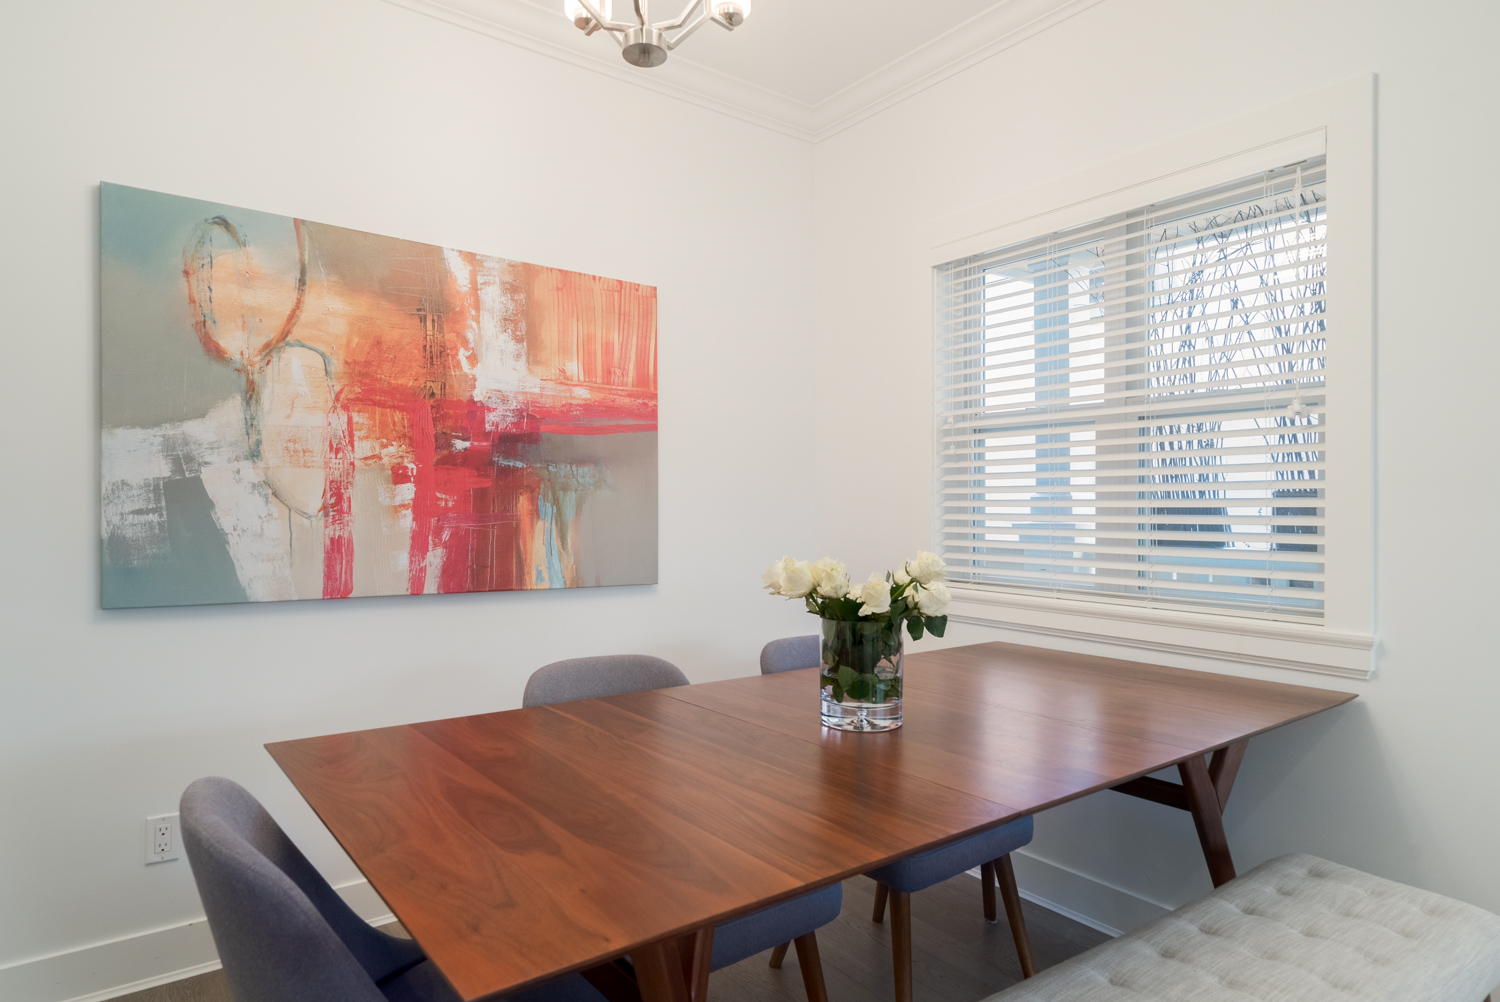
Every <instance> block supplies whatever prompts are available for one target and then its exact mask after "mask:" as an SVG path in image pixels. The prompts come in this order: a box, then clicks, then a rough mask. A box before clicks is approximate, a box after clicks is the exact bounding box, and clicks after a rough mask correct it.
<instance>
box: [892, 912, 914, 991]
mask: <svg viewBox="0 0 1500 1002" xmlns="http://www.w3.org/2000/svg"><path fill="white" fill-rule="evenodd" d="M890 899H891V959H892V960H893V961H894V963H893V965H892V966H893V967H894V969H895V972H896V1002H911V894H910V893H909V892H907V891H891V892H890Z"/></svg>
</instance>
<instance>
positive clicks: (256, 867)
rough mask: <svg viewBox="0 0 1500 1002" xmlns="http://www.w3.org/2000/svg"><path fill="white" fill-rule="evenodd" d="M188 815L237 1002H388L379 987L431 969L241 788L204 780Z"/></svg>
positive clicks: (187, 834) (191, 854) (186, 839)
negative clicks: (368, 919)
mask: <svg viewBox="0 0 1500 1002" xmlns="http://www.w3.org/2000/svg"><path fill="white" fill-rule="evenodd" d="M180 812H181V818H182V844H183V847H184V848H185V849H186V850H187V855H188V862H189V863H191V864H192V868H193V879H194V880H195V881H196V882H197V884H198V895H199V896H200V897H201V898H202V899H203V909H204V911H205V912H207V913H208V927H209V930H210V931H211V932H212V933H213V937H214V945H215V946H216V947H218V950H219V959H220V960H221V961H223V964H224V975H225V977H226V978H227V979H228V981H229V988H230V991H231V992H233V994H234V998H235V1002H327V1000H330V999H337V1000H339V1002H385V995H384V993H382V992H381V990H380V989H379V988H377V987H376V985H377V983H378V982H382V981H384V980H385V979H387V978H390V977H392V976H394V975H396V974H399V973H401V972H402V971H404V970H407V969H409V968H411V967H413V966H415V965H417V964H419V963H421V962H422V961H423V960H424V959H425V955H424V954H423V953H422V950H421V948H420V947H418V946H417V944H416V943H414V942H412V941H411V940H405V939H398V938H396V937H395V936H389V935H387V934H385V933H383V932H381V931H380V930H378V929H374V928H372V927H371V926H369V925H368V924H367V923H365V921H364V920H362V919H361V918H360V917H359V916H358V915H356V914H355V913H354V911H353V909H351V908H350V907H349V906H348V905H346V904H345V903H344V900H343V899H342V898H340V897H339V896H338V893H337V892H335V891H334V889H333V888H332V887H330V886H329V885H328V881H326V880H324V879H323V876H322V875H321V874H320V873H318V871H317V870H316V869H314V868H313V865H312V864H311V863H309V862H308V861H307V857H306V856H303V855H302V853H301V852H300V851H298V849H297V847H296V846H295V845H293V844H292V841H291V839H289V838H287V837H286V833H285V832H283V831H282V830H281V827H280V826H279V825H277V824H276V822H275V821H274V820H272V818H271V815H269V814H267V813H266V810H265V808H264V807H262V806H261V805H260V803H259V802H258V801H257V800H256V799H255V798H254V797H252V796H251V795H250V793H249V792H248V791H247V790H245V788H244V787H242V786H240V785H239V784H238V783H235V782H233V781H231V780H228V779H220V778H219V777H217V776H211V777H208V778H206V779H199V780H195V781H194V782H193V784H192V785H191V786H189V787H188V788H187V790H186V791H185V792H184V793H183V795H182V804H181V807H180Z"/></svg>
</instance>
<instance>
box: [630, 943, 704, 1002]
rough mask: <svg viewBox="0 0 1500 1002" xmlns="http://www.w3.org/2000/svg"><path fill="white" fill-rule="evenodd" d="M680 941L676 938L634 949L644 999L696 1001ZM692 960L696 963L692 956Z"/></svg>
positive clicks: (636, 978)
mask: <svg viewBox="0 0 1500 1002" xmlns="http://www.w3.org/2000/svg"><path fill="white" fill-rule="evenodd" d="M678 942H679V940H678V939H677V938H676V937H673V938H672V939H663V940H659V941H657V942H655V943H650V944H648V945H646V946H642V947H639V948H637V949H635V950H632V951H631V953H630V959H631V962H632V963H633V964H634V965H635V980H636V983H637V984H638V985H639V986H640V989H641V999H642V1002H692V998H691V994H690V991H691V990H690V988H689V986H688V979H687V978H686V977H684V976H683V975H684V967H683V955H682V950H681V949H680V948H679V947H678ZM688 963H689V964H691V963H692V959H691V957H689V958H688Z"/></svg>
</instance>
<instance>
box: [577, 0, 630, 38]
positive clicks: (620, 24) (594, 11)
mask: <svg viewBox="0 0 1500 1002" xmlns="http://www.w3.org/2000/svg"><path fill="white" fill-rule="evenodd" d="M578 2H579V3H580V4H582V5H583V9H584V10H586V11H588V15H589V17H591V18H593V19H594V23H595V24H597V25H598V26H599V27H601V28H603V29H604V30H605V31H608V32H609V33H610V34H614V33H615V32H617V31H627V30H629V29H630V28H633V27H635V25H633V24H631V23H630V22H628V21H611V20H610V19H609V18H607V17H605V16H604V15H603V14H602V13H600V11H599V8H598V7H595V6H594V0H578Z"/></svg>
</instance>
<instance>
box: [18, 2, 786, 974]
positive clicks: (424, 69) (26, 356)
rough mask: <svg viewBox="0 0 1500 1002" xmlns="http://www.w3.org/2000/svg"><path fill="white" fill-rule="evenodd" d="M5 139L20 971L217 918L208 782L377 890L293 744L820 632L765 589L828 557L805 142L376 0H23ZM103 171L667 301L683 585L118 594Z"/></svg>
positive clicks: (698, 675)
mask: <svg viewBox="0 0 1500 1002" xmlns="http://www.w3.org/2000/svg"><path fill="white" fill-rule="evenodd" d="M601 44H608V43H607V42H601ZM0 132H3V140H0V178H3V184H0V219H3V220H4V225H3V233H4V239H3V240H0V290H3V301H4V302H5V304H6V307H5V311H4V314H3V320H0V325H3V340H0V345H3V347H0V352H3V356H0V357H3V364H0V436H3V439H0V441H3V446H0V449H3V452H0V457H3V469H4V471H5V472H4V474H3V478H4V484H5V490H4V491H3V492H0V526H3V529H0V534H3V535H0V554H3V561H4V563H3V566H4V573H3V574H0V621H3V624H4V625H3V632H0V804H3V808H0V818H3V821H0V966H4V965H6V964H11V963H15V962H17V961H22V960H26V959H28V958H33V957H37V956H40V955H43V954H49V953H53V952H57V951H65V950H71V949H74V948H77V947H80V946H84V945H87V944H90V943H95V942H99V941H102V940H106V939H111V938H115V937H122V936H132V935H135V934H138V933H141V932H143V931H145V930H150V929H153V928H158V927H162V926H168V925H171V924H173V923H176V922H182V921H185V920H188V919H190V918H192V917H194V916H197V915H201V909H200V907H199V904H198V900H197V895H196V893H195V891H194V889H193V886H192V881H191V877H190V874H189V873H188V869H187V864H186V863H185V862H171V863H165V864H158V865H155V866H151V867H146V866H145V865H143V862H142V859H141V856H142V831H141V829H142V823H143V819H144V818H145V817H146V816H147V815H150V814H158V813H163V812H169V811H173V810H175V809H176V803H177V797H178V795H179V794H180V792H181V791H182V789H183V787H184V786H185V785H186V784H187V783H188V782H189V781H190V780H192V779H193V778H194V777H197V776H201V775H206V774H222V775H227V776H232V777H234V778H236V779H238V780H240V781H241V782H243V783H245V784H246V785H247V786H248V787H250V788H251V790H252V791H254V792H255V793H256V794H257V795H258V796H260V797H261V798H262V799H263V800H264V801H265V802H266V803H267V805H268V806H269V807H270V809H271V811H272V813H273V814H275V815H276V816H277V817H278V818H280V819H282V820H283V821H284V822H285V823H287V825H288V827H289V828H290V830H291V833H292V835H293V837H294V838H295V839H296V840H297V841H298V842H299V843H301V844H303V845H305V846H308V847H309V848H310V849H311V850H312V852H311V854H312V855H313V857H314V861H315V862H316V863H317V864H318V866H319V867H320V868H322V869H323V870H324V872H325V873H327V874H328V875H329V876H330V878H331V879H333V880H335V881H343V880H349V879H352V878H354V877H356V876H357V872H356V871H355V870H354V869H353V867H352V866H351V865H350V864H349V863H348V861H347V860H346V859H344V858H343V857H342V855H341V854H340V853H339V852H338V850H337V848H336V847H335V846H334V845H333V843H332V840H331V839H330V838H329V836H328V835H327V834H326V832H325V831H324V830H323V829H322V827H321V826H320V825H319V824H318V823H317V822H316V820H315V819H314V818H313V817H312V815H311V812H310V811H309V810H308V809H307V808H306V806H305V805H304V804H303V803H302V802H301V801H300V799H299V798H298V797H297V796H296V794H295V792H294V791H293V790H292V789H291V787H290V785H289V784H288V783H287V782H286V780H285V779H284V778H283V777H282V776H281V774H280V773H279V771H278V770H277V769H276V768H275V767H274V766H273V764H272V763H271V761H270V758H269V757H268V756H267V755H266V753H265V752H264V751H263V750H262V749H261V745H262V743H264V742H266V741H273V740H278V739H283V738H290V737H294V736H304V735H308V734H315V733H326V732H331V731H336V730H343V729H350V728H362V727H371V726H376V725H382V724H390V723H395V722H398V721H404V720H411V719H419V718H433V717H439V716H451V715H456V714H462V713H469V712H475V711H479V710H486V709H499V708H506V707H512V706H516V705H518V704H519V699H520V693H521V687H522V684H523V682H524V680H525V677H526V675H527V674H528V673H529V672H530V671H531V670H532V669H534V668H536V667H538V666H540V665H541V664H543V663H545V662H547V661H549V660H553V659H556V658H560V657H567V656H573V655H582V654H591V653H608V652H618V651H642V652H649V653H654V654H658V655H662V656H664V657H667V658H670V659H672V660H673V661H675V662H677V663H678V664H680V665H681V666H682V668H683V669H684V670H685V671H686V672H687V674H688V675H689V677H691V678H693V679H694V680H705V679H710V678H717V677H724V676H728V675H735V674H744V673H748V672H752V671H754V670H756V656H757V653H758V651H759V648H760V645H761V644H762V643H763V642H764V641H765V640H767V639H770V638H772V637H776V636H784V635H786V634H788V633H790V632H794V631H795V630H796V629H798V628H802V627H804V626H805V624H804V623H803V622H802V621H803V619H805V614H803V613H799V612H798V611H797V610H796V609H795V608H793V607H791V606H789V605H787V604H784V603H781V602H778V601H773V600H771V599H770V598H768V597H766V596H764V594H763V593H761V592H759V591H758V589H759V575H760V572H761V570H762V569H763V568H764V566H765V565H766V564H767V563H769V562H770V560H771V559H773V558H774V557H776V556H779V555H780V554H781V553H782V552H783V551H786V550H789V549H790V550H796V551H807V550H810V549H811V548H812V545H813V541H814V540H813V534H814V511H813V502H812V500H811V491H810V490H788V489H787V488H786V485H787V484H788V483H791V484H793V485H800V484H809V485H810V484H811V483H812V482H813V479H814V470H813V455H814V453H813V446H812V444H811V441H810V438H809V436H808V434H807V431H806V428H805V427H804V425H805V421H804V419H803V418H802V416H801V415H800V414H799V413H798V410H797V407H798V401H801V400H805V399H807V397H808V396H809V395H810V394H811V391H812V387H813V370H812V359H811V354H810V350H809V348H808V347H807V346H808V345H809V344H810V343H811V339H812V330H813V328H812V322H811V313H812V285H813V282H812V257H811V255H812V220H813V211H812V204H811V173H812V164H811V157H812V152H811V148H810V147H808V146H807V145H806V144H804V143H801V142H798V141H795V140H791V139H788V138H785V137H783V136H780V135H777V134H775V133H771V132H767V131H765V130H763V129H759V128H756V127H754V126H750V125H746V124H743V123H740V122H737V121H735V120H733V119H730V118H727V117H724V116H722V115H719V114H715V113H712V112H708V111H704V110H701V109H699V108H696V107H693V106H690V105H688V104H684V103H681V102H678V101H674V100H672V99H669V98H666V97H662V96H660V95H656V94H653V93H650V92H648V91H645V90H641V89H639V88H636V87H632V86H629V85H623V84H619V83H613V82H610V81H608V80H606V79H605V78H603V77H601V76H598V75H596V74H593V73H590V72H587V71H584V70H580V69H577V68H574V67H570V66H566V65H564V64H562V63H559V62H556V61H554V60H551V59H547V58H544V57H542V56H538V55H534V54H532V53H529V52H527V51H524V50H522V49H519V48H515V47H512V46H509V45H506V44H503V43H501V42H498V41H495V40H493V39H490V38H486V37H483V36H481V35H477V34H472V33H469V32H466V31H463V30H460V29H458V28H455V27H453V26H452V25H449V24H444V23H441V22H438V21H435V20H431V19H429V18H425V17H423V16H420V15H418V14H415V13H412V12H411V11H408V10H405V9H402V8H399V7H396V6H392V5H389V4H384V3H378V2H374V0H320V2H319V3H313V4H309V3H301V2H296V0H269V2H260V3H255V4H226V3H203V2H201V0H159V2H154V3H150V4H139V3H128V4H121V3H113V2H95V3H85V2H56V3H38V4H24V5H22V4H8V5H6V6H5V9H4V12H3V14H0ZM599 179H602V181H603V184H604V187H605V188H606V189H607V190H609V191H611V192H614V193H617V194H621V195H624V194H626V193H633V195H634V197H635V206H636V207H635V208H631V209H628V210H623V211H622V210H620V209H618V208H615V207H612V206H603V205H599V204H597V202H596V201H595V200H593V199H592V198H590V197H589V195H588V194H587V193H586V183H588V182H590V181H593V180H599ZM101 180H108V181H115V182H120V183H123V184H128V185H135V186H139V187H144V188H153V189H156V190H160V191H166V192H172V193H175V194H182V195H190V196H196V197H200V198H206V199H212V200H215V201H221V202H226V203H230V204H235V205H243V206H249V207H253V208H258V209H264V210H268V211H273V212H280V213H287V214H295V215H299V216H303V217H306V218H311V219H316V220H320V221H326V222H329V223H337V224H340V225H344V226H350V227H355V228H360V229H366V230H371V231H374V232H377V233H385V234H392V235H397V236H403V237H408V238H413V239H417V240H423V241H428V242H432V243H438V244H442V245H445V246H450V247H458V248H463V249H469V250H477V251H484V252H487V253H491V254H497V255H501V256H504V257H510V258H516V259H520V260H525V261H534V262H538V263H543V264H549V265H555V266H559V267H564V268H571V269H576V270H580V271H586V272H594V273H598V274H604V275H609V276H614V277H619V278H625V279H630V280H634V281H639V282H645V283H650V284H654V285H656V286H657V287H658V289H659V296H660V300H659V301H660V309H661V313H660V345H661V348H660V373H661V397H660V409H661V422H662V423H661V429H662V430H661V434H660V448H661V453H660V466H661V514H660V517H661V525H662V529H663V531H662V534H661V561H660V580H661V583H660V585H659V586H656V587H640V588H618V589H602V590H590V591H577V592H568V593H560V594H541V593H529V594H489V595H467V596H436V597H432V598H394V599H356V600H350V601H347V602H342V603H330V602H305V603H300V604H296V603H294V604H284V605H259V606H251V605H242V606H233V607H220V608H193V609H162V610H154V611H146V610H142V611H134V612H129V611H126V612H119V611H116V612H101V611H100V610H99V608H98V598H97V596H98V587H99V581H98V569H97V568H98V542H97V541H98V537H99V532H98V524H99V515H98V490H99V487H98V476H99V473H98V441H99V428H98V420H99V418H98V409H97V403H96V401H97V397H98V381H99V372H98V362H97V358H98V352H99V346H98V337H99V335H98V316H97V314H98V298H97V284H98V268H97V263H96V262H97V255H98V236H97V227H98V221H97V188H96V186H97V184H98V182H99V181H101ZM653 204H654V205H659V206H661V207H662V208H661V210H660V211H657V210H653V209H651V208H649V207H648V206H650V205H653ZM5 994H6V992H5V991H0V996H3V995H5Z"/></svg>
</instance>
